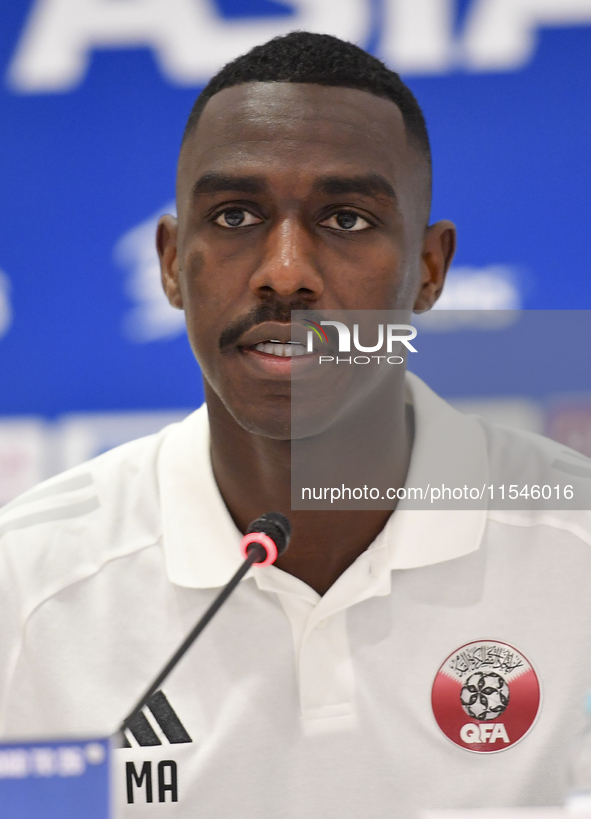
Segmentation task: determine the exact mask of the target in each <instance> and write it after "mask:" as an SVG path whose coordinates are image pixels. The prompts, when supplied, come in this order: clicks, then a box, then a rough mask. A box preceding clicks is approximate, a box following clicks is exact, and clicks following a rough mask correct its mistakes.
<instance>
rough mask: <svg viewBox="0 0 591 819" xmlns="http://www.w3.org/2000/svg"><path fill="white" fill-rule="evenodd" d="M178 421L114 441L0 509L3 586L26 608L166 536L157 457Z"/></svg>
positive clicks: (1, 576)
mask: <svg viewBox="0 0 591 819" xmlns="http://www.w3.org/2000/svg"><path fill="white" fill-rule="evenodd" d="M175 426H178V425H175V424H173V425H171V426H170V427H166V428H165V429H164V430H162V431H161V432H159V433H157V434H156V435H150V436H148V437H146V438H140V439H138V440H136V441H132V442H130V443H127V444H124V445H122V446H119V447H116V448H115V449H113V450H110V451H109V452H106V453H104V454H102V455H100V456H99V457H97V458H95V459H93V460H91V461H88V462H86V463H84V464H81V465H80V466H77V467H75V468H74V469H70V470H68V471H67V472H63V473H62V474H60V475H57V476H55V477H54V478H51V479H50V480H48V481H44V482H43V483H41V484H39V485H38V486H36V487H34V488H33V489H31V490H29V491H28V492H26V493H24V494H23V495H21V496H20V497H18V498H16V499H15V500H13V501H12V502H11V503H9V504H7V505H6V506H4V507H3V508H2V509H0V589H1V588H4V587H5V585H6V584H10V586H11V587H12V592H19V597H20V598H21V601H22V602H23V603H25V601H28V604H25V608H27V609H30V608H32V607H33V606H35V605H37V604H38V603H39V602H40V601H41V600H43V599H47V598H48V597H50V596H52V595H53V594H55V593H57V592H59V591H61V590H63V589H64V588H67V587H68V586H69V585H71V584H73V583H75V582H78V581H80V580H82V579H84V578H88V577H90V576H92V575H93V574H97V573H98V572H100V571H101V569H102V568H103V567H104V566H106V565H107V564H109V563H110V562H111V561H113V560H116V559H118V558H121V557H125V556H128V555H132V554H134V553H136V552H138V551H140V550H142V549H144V548H147V547H149V546H152V545H154V544H155V543H157V542H158V541H159V539H160V537H161V516H160V513H159V508H160V504H159V488H158V460H159V455H160V451H161V449H162V447H163V445H164V443H165V441H166V439H167V438H168V436H169V435H170V434H171V432H172V431H173V428H174V427H175Z"/></svg>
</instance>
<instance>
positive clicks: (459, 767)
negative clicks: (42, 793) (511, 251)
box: [0, 33, 591, 819]
mask: <svg viewBox="0 0 591 819" xmlns="http://www.w3.org/2000/svg"><path fill="white" fill-rule="evenodd" d="M429 196H430V153H429V145H428V139H427V134H426V130H425V125H424V121H423V118H422V114H421V112H420V109H419V107H418V105H417V103H416V101H415V100H414V97H413V96H412V94H411V93H410V91H409V90H408V89H407V88H406V87H405V86H404V85H403V84H402V82H401V81H400V79H399V78H398V76H397V75H395V74H393V73H392V72H390V71H388V70H387V69H386V68H385V67H384V66H382V65H381V63H379V62H378V61H377V60H375V59H374V58H372V57H370V56H369V55H367V54H365V53H364V52H362V51H361V50H360V49H358V48H356V47H355V46H352V45H349V44H346V43H342V42H340V41H338V40H335V39H334V38H332V37H328V36H320V35H311V34H306V33H294V34H291V35H288V36H287V37H285V38H281V39H278V40H274V41H271V42H270V43H268V44H266V45H264V46H261V47H259V48H256V49H254V50H253V51H252V52H250V53H249V54H247V55H246V56H244V57H241V58H239V59H238V60H236V61H235V62H234V63H232V64H230V65H229V66H226V68H224V69H223V70H222V71H221V72H220V74H218V76H217V77H215V78H214V79H213V80H212V81H211V83H210V84H209V86H208V87H207V88H206V89H205V91H204V92H203V93H202V95H201V96H200V98H199V99H198V101H197V103H196V105H195V108H194V109H193V112H192V114H191V117H190V119H189V122H188V125H187V129H186V133H185V137H184V141H183V145H182V148H181V153H180V159H179V166H178V178H177V206H178V219H174V218H173V217H170V216H166V217H163V219H162V220H161V222H160V225H159V229H158V236H157V245H158V251H159V255H160V259H161V266H162V279H163V284H164V288H165V291H166V293H167V296H168V298H169V300H170V302H171V304H172V305H174V306H175V307H178V308H180V309H183V310H184V311H185V314H186V320H187V329H188V334H189V339H190V342H191V345H192V348H193V350H194V352H195V355H196V357H197V359H198V361H199V364H200V366H201V369H202V372H203V377H204V384H205V394H206V402H207V411H206V409H205V408H202V409H200V410H198V411H197V412H196V413H194V414H193V415H191V416H190V417H189V418H188V419H187V420H186V421H184V422H183V423H182V424H180V425H175V426H172V427H169V428H167V429H166V430H164V431H163V432H162V433H160V434H159V435H156V436H152V437H150V438H147V439H143V440H140V441H136V442H133V443H131V444H128V445H125V446H123V447H120V448H119V449H117V450H114V451H112V452H110V453H106V454H105V455H103V456H101V457H100V458H98V459H96V460H95V461H93V462H91V463H89V464H85V465H84V466H82V467H79V468H77V469H75V470H72V471H71V472H69V473H67V474H66V475H62V476H59V477H57V478H55V479H53V480H51V481H49V482H47V483H46V484H44V485H43V486H42V487H40V488H37V489H36V490H33V491H32V492H30V493H28V494H27V495H25V496H23V497H22V498H20V499H18V500H17V501H15V502H13V503H12V504H9V506H8V507H6V509H5V510H4V512H3V514H2V517H1V518H0V535H2V536H3V549H2V552H1V560H2V563H1V564H0V577H1V582H2V598H1V599H2V623H3V627H2V629H3V633H2V636H1V637H0V650H1V655H0V656H1V661H0V663H1V664H0V695H1V703H2V714H1V719H2V724H1V728H2V734H3V735H4V736H13V737H17V736H18V737H23V736H40V735H47V736H51V735H53V736H64V735H84V734H86V735H92V734H106V733H108V732H110V731H114V730H116V728H117V726H118V725H119V723H120V721H121V720H122V719H123V718H124V717H125V715H126V714H127V713H128V711H129V710H130V708H131V706H132V705H133V703H134V702H135V700H136V699H137V697H138V696H139V695H140V694H141V692H142V691H143V689H144V688H145V687H146V686H147V684H148V683H149V681H150V680H151V679H152V678H153V677H154V676H155V674H156V673H157V672H158V671H159V669H160V667H161V666H162V665H163V664H164V662H165V661H166V660H167V659H168V657H169V656H170V654H171V653H172V651H173V650H174V649H175V648H176V646H177V645H178V643H179V642H180V641H181V639H182V638H183V637H184V636H185V634H186V633H187V632H188V631H189V630H190V628H191V627H192V625H193V624H194V622H195V621H196V620H197V619H198V617H199V615H200V614H201V613H202V612H203V611H204V610H205V608H206V607H207V605H208V604H209V602H210V601H211V600H212V599H213V597H214V596H215V595H216V593H217V591H218V590H219V588H220V587H221V586H223V584H224V583H226V582H227V580H228V579H229V577H230V576H231V575H232V573H233V572H234V571H235V569H236V568H237V567H238V565H239V563H240V560H241V558H240V555H239V550H238V544H239V541H240V537H241V532H244V530H245V528H246V527H247V525H248V524H249V522H250V521H251V520H253V519H254V518H256V517H257V516H258V515H260V514H261V513H263V512H266V511H269V510H278V511H281V512H283V513H285V514H287V515H288V516H289V517H290V519H291V521H292V524H293V538H292V542H291V545H290V547H289V549H288V551H287V552H286V553H285V554H284V555H282V556H281V558H280V559H279V560H278V562H277V565H276V566H271V567H268V568H263V569H258V570H253V572H252V574H251V575H250V576H249V578H247V579H246V580H244V581H243V582H242V583H241V584H240V586H239V588H238V589H237V591H236V592H235V593H234V595H233V596H232V597H231V598H230V600H229V601H228V603H227V604H226V605H225V607H224V608H223V609H222V610H221V611H220V612H219V614H218V615H217V616H216V619H215V620H214V621H213V622H212V623H211V625H210V626H209V627H208V628H207V630H206V631H205V632H204V634H203V636H202V637H201V638H200V640H199V642H198V643H196V644H195V645H194V646H193V647H192V649H191V651H190V652H189V653H188V655H187V656H186V657H185V658H184V659H183V660H182V661H181V663H180V664H179V666H178V667H177V668H176V669H175V671H174V672H173V674H172V675H171V676H170V677H169V679H168V680H167V681H166V682H165V684H164V686H163V689H162V692H161V693H160V694H159V695H158V696H157V697H156V698H154V699H153V700H152V701H151V703H150V706H149V707H148V708H146V709H144V712H143V714H142V715H140V718H138V719H136V721H135V723H134V725H133V726H132V729H131V730H128V731H127V732H126V745H127V747H125V748H123V749H120V750H118V751H117V752H116V755H117V760H116V766H117V776H118V777H119V781H120V787H121V791H120V797H119V798H120V800H121V802H122V804H123V805H124V806H125V811H124V815H125V816H134V815H138V816H146V817H148V816H154V817H168V816H171V817H189V816H207V817H222V816H223V817H226V816H235V817H263V816H268V817H277V816H285V817H294V819H295V817H298V819H300V817H319V816H334V817H340V819H344V818H345V817H357V816H363V817H382V816H383V817H386V816H388V817H390V816H410V815H414V814H415V813H416V812H417V811H418V810H419V809H421V808H445V807H448V808H449V807H492V806H505V805H535V804H555V803H558V802H559V801H560V800H561V799H562V796H563V793H564V789H565V776H566V769H565V757H566V750H567V749H568V748H569V746H570V743H571V742H572V738H573V736H574V733H575V731H576V728H577V724H578V717H579V713H580V711H581V709H582V703H583V701H584V697H585V694H586V693H587V691H588V690H591V673H590V672H591V663H590V661H589V658H588V655H589V652H588V650H587V648H588V646H589V644H590V642H589V638H590V637H591V619H590V617H589V607H588V605H586V603H587V595H588V592H587V584H586V573H588V571H589V568H590V567H591V553H590V552H589V546H590V545H591V524H590V521H589V516H588V514H587V513H584V512H578V513H568V514H567V513H564V512H560V511H557V512H553V513H551V514H550V513H546V512H544V511H543V510H542V511H538V512H523V513H520V514H513V513H506V512H502V511H497V512H495V511H494V510H491V509H486V508H479V509H478V508H477V509H470V510H468V509H465V508H464V509H443V510H434V511H428V512H421V511H413V510H409V509H403V508H399V509H398V510H396V511H395V512H394V514H392V513H391V510H387V509H386V510H384V509H371V508H367V509H362V510H353V511H351V510H349V511H336V512H335V511H312V512H311V511H292V509H291V497H290V481H291V471H290V466H291V452H290V428H291V426H290V425H291V420H292V419H291V404H290V394H291V384H292V378H291V374H292V369H293V372H294V379H295V378H296V375H295V374H296V373H297V372H299V371H298V370H297V368H298V367H299V366H300V363H299V362H298V361H297V360H296V359H297V358H298V356H297V355H292V353H295V352H298V351H296V350H294V349H292V348H293V346H294V345H295V344H297V343H298V342H297V340H294V338H293V336H292V328H291V326H290V318H291V312H292V310H304V311H310V314H311V315H312V314H314V315H315V314H316V313H317V312H319V311H320V312H322V311H333V310H337V311H349V310H360V311H368V310H396V311H401V312H403V313H409V312H410V311H412V310H415V311H418V312H421V311H424V310H428V309H429V308H430V307H431V306H432V305H433V303H434V302H435V300H436V299H437V297H438V295H439V293H440V292H441V289H442V287H443V282H444V278H445V273H446V271H447V269H448V267H449V265H450V262H451V258H452V255H453V251H454V245H455V231H454V227H453V225H452V224H451V223H450V222H447V221H443V222H438V223H436V224H434V225H429V223H428V219H429ZM312 311H314V313H312ZM300 352H302V351H300ZM300 358H302V359H303V358H305V356H300ZM292 359H293V361H292ZM294 383H295V382H294ZM407 388H408V391H407V393H405V392H404V391H403V390H402V389H397V390H395V391H394V393H393V398H392V401H391V404H390V412H391V425H390V431H389V434H388V435H387V438H386V439H384V442H383V452H381V453H378V455H377V456H376V464H375V465H376V469H378V470H380V469H381V470H382V472H383V474H384V475H387V477H388V479H389V481H390V486H391V487H393V488H394V489H396V491H398V490H399V489H400V488H403V487H404V486H405V485H408V486H413V485H414V486H418V485H420V484H421V482H422V481H423V479H424V478H425V476H426V475H427V474H428V472H429V469H430V467H431V465H432V463H435V462H437V463H441V462H450V463H451V461H453V460H454V459H455V458H456V456H457V454H458V453H462V454H463V455H464V456H465V459H466V462H467V463H468V465H469V467H470V469H471V470H472V474H474V475H475V476H478V478H479V480H480V478H482V482H485V481H486V480H487V477H488V475H489V474H493V473H494V470H495V464H496V463H497V462H498V461H499V459H503V458H505V459H509V460H511V459H513V461H514V462H516V463H517V464H521V463H522V462H525V461H527V462H529V463H530V464H534V466H532V469H533V470H534V473H535V475H536V476H538V477H539V482H541V483H547V482H548V481H549V480H550V477H551V478H552V480H553V481H554V483H556V480H557V479H558V478H565V476H567V475H568V476H571V477H570V478H569V480H570V482H571V483H572V482H573V481H574V480H575V478H572V476H573V475H575V476H576V475H577V474H578V477H579V478H580V479H581V480H586V479H587V476H586V475H585V472H586V471H589V467H588V465H587V462H585V461H584V459H579V460H577V456H576V455H575V454H574V453H570V452H565V451H564V450H563V448H561V447H559V446H558V445H554V444H552V443H550V442H545V441H544V440H543V439H536V438H535V436H529V437H528V436H524V435H519V434H517V433H512V432H510V431H507V430H500V429H495V428H494V427H492V426H490V425H486V424H485V423H484V422H482V421H479V420H476V419H474V418H469V417H464V416H461V415H460V414H459V413H456V412H455V411H454V410H452V409H451V407H449V406H448V405H447V404H445V403H444V402H443V401H441V400H440V399H439V398H437V396H435V395H434V394H433V393H432V392H431V391H430V390H429V389H428V388H427V387H426V386H425V385H424V384H422V382H420V381H419V380H418V379H416V378H409V380H408V384H407ZM375 389H376V390H379V389H380V386H379V385H378V386H376V387H375ZM372 396H374V394H373V393H371V394H370V395H369V399H371V398H372ZM374 397H375V396H374ZM369 399H368V401H366V402H365V403H366V404H369V405H370V406H373V404H372V402H371V400H369ZM374 403H375V402H374ZM405 403H407V404H410V406H411V408H412V410H411V413H410V414H409V413H408V412H405ZM352 412H353V410H352ZM413 418H414V421H413ZM340 422H341V421H340V419H339V418H338V417H337V416H336V414H334V415H331V412H328V415H327V417H326V418H325V426H326V430H325V432H326V434H327V435H330V433H331V429H334V428H338V424H339V423H340ZM413 427H414V432H413ZM318 435H319V437H320V438H322V436H323V435H324V432H322V433H318ZM561 465H562V466H561ZM577 469H578V470H579V472H578V473H577V471H576V470H577ZM569 470H570V471H569ZM548 476H550V477H548ZM557 476H558V478H557ZM425 483H426V480H425ZM569 485H570V484H569ZM567 601H568V602H569V603H570V604H571V606H572V607H573V609H572V611H574V612H575V614H569V613H567V612H566V611H565V606H566V605H567ZM571 626H572V627H571ZM541 691H542V692H543V704H542V699H541V693H540V692H541ZM491 751H492V752H496V751H501V752H502V753H490V752H491Z"/></svg>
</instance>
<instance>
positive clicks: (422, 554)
mask: <svg viewBox="0 0 591 819" xmlns="http://www.w3.org/2000/svg"><path fill="white" fill-rule="evenodd" d="M407 392H408V398H407V400H409V401H410V402H411V403H412V404H413V406H414V412H415V439H414V444H413V450H412V455H411V461H410V467H409V472H408V477H407V481H406V486H408V487H422V488H426V486H427V485H428V484H429V483H430V484H431V485H432V486H434V485H438V484H439V485H441V484H445V485H446V486H452V487H453V486H464V485H465V484H468V485H469V486H477V487H480V486H483V485H485V484H486V483H487V478H488V457H487V450H486V439H485V436H484V432H483V430H482V428H481V426H480V424H479V423H478V421H477V420H476V419H475V418H472V417H471V416H468V415H464V414H462V413H460V412H458V411H457V410H454V409H453V408H452V407H451V406H450V405H449V404H447V403H446V402H445V401H443V399H441V398H439V396H437V395H436V394H435V393H434V392H433V391H432V390H430V389H429V387H427V385H426V384H425V383H424V382H423V381H421V380H420V379H419V378H417V377H416V376H415V375H412V374H411V373H408V374H407ZM456 477H457V479H456V480H454V478H456ZM158 480H159V486H160V498H161V509H162V526H163V543H164V554H165V560H166V568H167V572H168V576H169V579H170V580H171V581H172V582H173V583H175V584H177V585H179V586H186V587H191V588H212V587H218V586H222V585H224V583H226V582H227V581H228V580H229V579H230V577H231V576H232V574H234V572H235V571H236V569H237V568H238V566H239V565H240V563H241V560H242V558H241V557H240V552H239V544H240V539H241V534H240V532H239V530H238V529H237V527H236V525H235V524H234V522H233V520H232V518H231V517H230V514H229V513H228V510H227V508H226V506H225V504H224V501H223V500H222V497H221V495H220V493H219V490H218V488H217V485H216V482H215V478H214V475H213V470H212V467H211V459H210V455H209V422H208V416H207V408H206V406H205V404H204V405H203V406H202V407H201V408H200V409H198V410H197V411H196V412H194V413H192V414H191V415H189V417H188V418H186V419H185V420H184V421H183V422H182V423H180V424H177V425H174V426H172V427H170V428H169V429H168V430H167V432H166V434H165V436H164V440H163V443H162V448H161V451H160V457H159V462H158ZM486 517H487V511H486V509H479V510H469V511H468V510H461V509H459V510H420V511H419V510H413V509H409V508H407V504H406V503H405V502H404V501H402V502H400V504H399V506H398V508H397V510H396V512H395V513H394V514H393V515H392V516H391V517H390V519H389V521H388V523H387V524H386V526H385V528H384V529H383V531H382V532H381V533H380V535H379V536H378V538H377V539H376V541H375V542H374V544H372V547H370V549H373V548H374V547H379V551H380V552H381V553H382V554H385V560H386V561H387V564H389V567H390V569H410V568H416V567H419V566H427V565H430V564H432V563H440V562H443V561H445V560H452V559H453V558H457V557H461V556H463V555H466V554H469V553H470V552H473V551H475V550H476V549H478V547H479V544H480V540H481V538H482V533H483V531H484V527H485V523H486ZM383 547H385V552H384V551H383ZM259 571H265V570H259Z"/></svg>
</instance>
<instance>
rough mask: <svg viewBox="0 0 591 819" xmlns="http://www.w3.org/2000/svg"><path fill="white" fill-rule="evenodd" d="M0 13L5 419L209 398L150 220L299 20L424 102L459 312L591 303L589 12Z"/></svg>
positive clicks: (179, 2)
mask: <svg viewBox="0 0 591 819" xmlns="http://www.w3.org/2000/svg"><path fill="white" fill-rule="evenodd" d="M1 20H2V23H1V25H0V74H1V76H2V77H3V84H2V88H1V91H0V105H1V108H2V115H1V121H2V128H1V129H0V163H1V169H2V170H1V174H2V187H1V190H2V197H1V201H0V208H1V224H2V242H1V243H0V269H1V271H2V272H1V273H0V385H1V386H0V416H15V415H16V416H20V415H31V414H35V415H40V416H43V417H45V418H50V419H51V418H55V417H56V416H58V415H60V414H63V413H71V412H90V411H94V412H96V411H101V412H112V411H131V410H156V409H169V410H174V409H175V408H183V409H184V408H190V407H194V406H196V405H198V404H199V403H200V401H201V395H202V392H201V383H200V376H199V371H198V368H197V366H196V364H195V363H194V360H193V358H192V355H191V353H190V351H189V348H188V345H187V342H186V337H185V335H184V332H183V329H182V323H181V319H182V316H181V315H180V314H177V313H175V312H174V311H172V310H171V309H170V308H168V306H167V305H166V303H165V301H164V298H163V296H162V295H161V293H160V290H159V283H158V274H157V266H156V263H155V255H154V250H153V239H152V236H153V227H154V220H155V217H156V216H157V215H158V214H159V213H161V212H163V211H165V210H167V209H169V208H170V204H169V203H170V202H171V201H172V199H173V194H174V174H175V162H176V157H177V151H178V147H179V139H180V135H181V133H182V130H183V127H184V124H185V120H186V117H187V114H188V112H189V110H190V108H191V106H192V104H193V101H194V99H195V97H196V95H197V93H198V92H199V89H200V88H201V87H202V86H203V84H204V83H205V82H206V80H207V78H208V77H209V76H211V74H212V73H213V72H214V71H215V70H216V69H217V68H218V67H220V65H221V64H223V63H224V62H225V61H227V60H228V59H230V58H231V57H233V56H235V55H236V54H238V53H241V52H243V51H244V50H246V49H247V48H249V47H250V46H252V45H254V44H255V43H256V42H260V41H264V40H265V39H267V38H268V37H269V36H272V35H273V34H277V33H282V32H284V31H287V30H289V29H293V28H310V29H315V30H320V31H329V32H330V33H335V34H338V35H340V36H343V37H346V38H348V39H351V40H354V41H356V42H358V43H359V44H360V45H362V46H364V47H366V48H368V49H369V50H371V51H373V52H374V53H375V54H377V55H378V56H380V57H382V58H383V59H384V60H385V61H386V62H388V64H389V65H390V66H391V67H393V68H395V69H397V70H399V71H400V72H401V74H402V75H403V76H404V78H405V79H406V80H407V81H408V83H409V84H410V86H411V87H412V89H413V91H414V92H415V93H416V95H417V97H418V99H419V101H420V103H421V104H422V106H423V109H424V111H425V114H426V117H427V121H428V124H429V128H430V133H431V138H432V144H433V154H434V168H435V181H434V204H433V219H438V218H443V217H445V218H451V219H453V220H454V221H455V222H456V223H457V225H458V228H459V250H458V254H457V257H456V262H455V266H454V271H453V273H452V277H451V280H450V287H449V291H448V294H447V296H446V300H445V301H444V302H443V305H444V306H446V307H476V308H478V307H493V308H495V307H498V308H515V307H517V308H519V307H525V308H544V309H557V308H563V309H573V308H577V309H581V308H591V271H590V263H589V253H588V232H589V231H588V218H589V211H590V205H591V194H590V186H589V180H590V176H591V175H590V170H591V151H590V150H589V145H590V144H591V105H590V104H589V103H590V94H589V91H590V78H591V0H510V2H509V0H339V2H338V3H337V2H336V0H297V2H295V0H294V2H271V0H3V3H2V9H1ZM587 360H588V359H587ZM470 392H472V393H473V394H483V393H485V392H486V384H485V382H483V383H482V384H478V383H476V382H475V383H473V384H472V385H468V388H467V393H470ZM521 392H522V393H523V394H527V392H528V385H527V374H526V373H524V382H523V385H522V390H521Z"/></svg>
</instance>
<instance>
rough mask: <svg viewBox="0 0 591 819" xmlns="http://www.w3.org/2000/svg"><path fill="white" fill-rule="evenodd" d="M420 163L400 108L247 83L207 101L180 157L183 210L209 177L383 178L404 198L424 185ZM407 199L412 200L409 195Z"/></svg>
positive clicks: (365, 98) (375, 100) (354, 96)
mask: <svg viewBox="0 0 591 819" xmlns="http://www.w3.org/2000/svg"><path fill="white" fill-rule="evenodd" d="M420 165H421V158H420V157H419V155H418V152H417V150H416V149H415V148H413V147H412V145H410V144H409V142H408V139H407V133H406V128H405V125H404V121H403V118H402V114H401V112H400V110H399V109H398V107H397V106H396V105H395V104H394V103H393V102H391V101H390V100H387V99H382V98H381V97H377V96H375V95H373V94H370V93H368V92H366V91H359V90H357V89H351V88H335V87H327V86H321V85H312V84H298V83H247V84H243V85H238V86H234V87H232V88H227V89H224V90H223V91H220V92H219V93H218V94H215V95H214V96H213V97H212V98H211V99H210V100H209V101H208V102H207V104H206V106H205V108H204V110H203V112H202V114H201V117H200V119H199V122H198V124H197V127H196V128H195V130H194V131H193V133H192V134H190V135H189V137H188V139H187V140H186V142H185V144H184V146H183V149H182V151H181V156H180V159H179V168H178V179H177V195H178V198H179V202H178V204H179V208H182V201H183V199H185V196H186V195H188V192H189V190H190V188H191V186H192V185H193V183H194V182H195V180H196V179H198V178H200V177H201V176H202V175H203V174H204V173H207V172H219V173H230V174H234V173H248V174H251V175H252V174H256V175H264V176H265V177H266V178H267V179H268V180H269V182H270V184H271V185H272V184H273V181H275V182H276V183H279V181H280V180H281V179H283V180H285V177H286V176H289V177H291V178H292V179H294V180H295V178H296V177H297V179H298V180H299V181H300V183H301V185H302V186H305V181H304V180H305V179H307V180H308V181H309V182H312V181H313V178H314V177H315V176H320V175H327V174H339V173H341V172H342V173H347V174H351V173H353V174H356V173H359V174H364V173H365V174H366V173H371V172H374V173H379V174H381V175H383V176H386V178H388V180H389V181H390V182H391V183H392V185H393V186H394V187H395V188H396V189H397V193H398V194H399V196H400V195H401V194H402V195H403V194H404V192H405V190H406V189H408V192H409V193H410V192H411V191H412V190H413V189H414V190H416V187H417V183H418V181H417V174H418V175H419V176H420ZM402 198H405V197H404V195H403V196H402Z"/></svg>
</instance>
